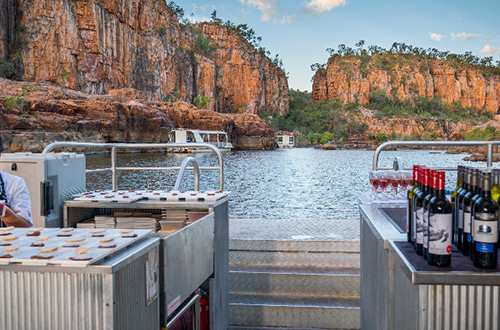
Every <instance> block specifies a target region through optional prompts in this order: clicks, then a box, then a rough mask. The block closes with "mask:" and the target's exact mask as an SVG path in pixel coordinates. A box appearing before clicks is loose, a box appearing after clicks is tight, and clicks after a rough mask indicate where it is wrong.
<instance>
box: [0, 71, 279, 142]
mask: <svg viewBox="0 0 500 330" xmlns="http://www.w3.org/2000/svg"><path fill="white" fill-rule="evenodd" d="M23 88H24V89H26V88H34V89H36V90H35V91H30V92H28V93H26V94H25V95H24V96H23ZM12 100H14V105H13V103H11V101H12ZM175 127H186V128H195V129H196V128H197V129H204V130H219V129H223V130H225V131H226V132H227V133H228V134H229V136H230V138H231V142H232V143H233V144H234V146H235V147H236V148H238V149H272V148H274V144H275V142H274V135H273V131H272V130H271V128H270V127H269V125H267V124H265V123H264V122H262V121H261V120H260V119H259V117H258V116H256V115H251V114H220V113H216V112H213V111H208V110H197V109H196V107H194V106H193V105H191V104H188V103H186V102H182V101H179V102H176V103H171V102H154V101H148V100H147V99H146V98H145V96H144V93H142V92H139V91H137V90H134V89H122V90H112V91H110V93H109V94H107V95H90V94H85V93H82V92H78V91H73V90H67V89H66V90H65V89H61V88H60V87H55V86H52V85H47V84H40V83H33V82H15V81H11V80H7V79H0V132H1V133H2V134H3V135H4V138H5V147H6V151H11V152H19V151H31V152H40V151H41V150H43V148H44V147H45V146H46V145H47V144H49V143H50V142H53V141H87V142H143V143H148V142H150V143H162V142H168V132H169V131H170V130H171V129H172V128H175Z"/></svg>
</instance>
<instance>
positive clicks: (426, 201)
mask: <svg viewBox="0 0 500 330" xmlns="http://www.w3.org/2000/svg"><path fill="white" fill-rule="evenodd" d="M436 173H437V170H430V172H429V182H430V184H429V187H430V189H429V193H428V194H427V195H426V196H425V198H424V217H423V224H424V234H423V235H424V244H423V250H422V255H423V256H424V259H426V260H427V252H428V248H429V237H428V235H427V234H428V228H427V227H428V225H429V203H430V202H431V199H432V197H434V196H435V191H434V190H435V187H436Z"/></svg>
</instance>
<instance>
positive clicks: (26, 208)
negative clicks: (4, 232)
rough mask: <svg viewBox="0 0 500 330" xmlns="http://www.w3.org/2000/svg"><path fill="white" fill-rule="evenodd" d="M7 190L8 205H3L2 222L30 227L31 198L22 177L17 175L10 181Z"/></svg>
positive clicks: (8, 224)
mask: <svg viewBox="0 0 500 330" xmlns="http://www.w3.org/2000/svg"><path fill="white" fill-rule="evenodd" d="M10 184H11V185H10V187H9V189H8V190H7V191H9V192H10V196H9V195H8V197H9V199H10V207H7V206H5V216H4V217H2V220H3V222H4V223H5V225H7V226H14V227H31V226H32V224H33V223H32V220H31V200H30V193H29V191H28V187H27V186H26V183H25V182H24V179H23V178H20V177H17V179H15V180H14V181H11V183H10Z"/></svg>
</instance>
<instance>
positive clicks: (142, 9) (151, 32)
mask: <svg viewBox="0 0 500 330" xmlns="http://www.w3.org/2000/svg"><path fill="white" fill-rule="evenodd" d="M7 4H9V6H10V7H9V8H10V9H12V6H14V5H17V10H16V12H17V13H19V15H18V17H17V16H16V19H17V21H16V22H15V26H22V27H23V31H22V33H21V34H20V38H19V40H22V42H21V41H19V43H20V44H19V45H15V46H16V47H17V48H19V49H20V50H19V55H20V56H21V58H22V63H23V67H22V71H23V72H22V73H23V74H24V75H23V79H24V80H27V81H35V82H52V83H58V84H61V85H64V86H66V87H67V88H71V89H75V90H78V91H82V92H85V93H90V94H105V93H107V92H109V91H110V90H112V89H121V88H134V89H137V90H139V91H142V92H143V93H144V95H145V97H146V98H147V99H148V100H150V101H160V100H162V99H163V98H164V97H170V98H171V99H172V98H173V99H179V100H181V101H186V102H189V103H193V100H194V98H195V97H197V96H198V97H201V96H206V97H209V98H210V99H211V102H210V103H209V104H208V106H207V109H209V110H215V111H219V112H239V113H251V114H255V113H257V111H259V110H261V109H266V110H270V111H279V112H280V114H286V113H287V111H288V85H287V80H286V75H285V73H284V72H283V71H282V70H281V69H279V68H277V67H275V66H274V65H273V64H272V61H271V60H269V59H268V58H267V57H266V56H264V55H262V54H260V53H258V52H257V51H256V50H255V48H254V47H253V46H251V45H250V44H249V43H248V42H247V41H246V40H245V39H244V38H243V37H242V36H240V35H238V34H236V33H235V32H232V31H230V30H229V29H228V28H226V27H225V26H222V25H220V24H212V23H211V24H201V25H190V26H185V25H181V24H179V20H178V18H177V16H176V15H175V14H173V13H172V12H171V10H170V9H169V8H168V7H167V5H166V2H165V1H157V0H124V1H113V0H80V1H66V0H37V1H34V0H5V1H4V3H3V4H2V6H3V7H5V6H7ZM7 16H8V15H4V14H3V13H2V14H0V43H1V44H2V45H1V46H0V55H3V57H4V58H5V56H6V55H8V54H7V53H9V52H10V53H11V54H10V55H12V38H11V37H12V35H13V33H14V32H13V31H11V30H12V26H13V24H12V22H10V21H8V20H7V18H6V17H7ZM200 35H201V36H204V37H205V38H207V39H209V41H210V43H213V44H215V45H217V49H216V50H215V51H213V52H209V53H205V52H203V51H199V50H198V51H197V48H196V47H195V46H196V43H197V42H198V40H199V36H200ZM6 45H7V46H8V45H10V46H9V47H10V48H9V47H7V46H6ZM64 72H67V73H68V74H67V75H66V74H65V73H64Z"/></svg>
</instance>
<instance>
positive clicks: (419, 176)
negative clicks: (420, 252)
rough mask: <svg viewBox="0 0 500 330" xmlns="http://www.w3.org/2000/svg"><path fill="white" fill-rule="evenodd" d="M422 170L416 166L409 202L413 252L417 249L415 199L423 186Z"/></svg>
mask: <svg viewBox="0 0 500 330" xmlns="http://www.w3.org/2000/svg"><path fill="white" fill-rule="evenodd" d="M422 169H423V167H422V166H420V165H419V166H418V168H417V189H415V190H414V191H413V197H412V201H411V205H412V208H413V209H412V212H413V216H412V219H413V222H412V230H411V231H412V233H411V235H412V243H413V247H414V248H415V250H416V249H417V197H418V194H419V192H420V191H421V190H422V189H423V185H422Z"/></svg>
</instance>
